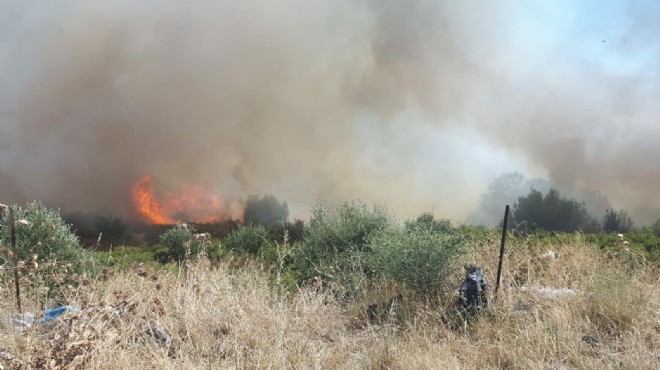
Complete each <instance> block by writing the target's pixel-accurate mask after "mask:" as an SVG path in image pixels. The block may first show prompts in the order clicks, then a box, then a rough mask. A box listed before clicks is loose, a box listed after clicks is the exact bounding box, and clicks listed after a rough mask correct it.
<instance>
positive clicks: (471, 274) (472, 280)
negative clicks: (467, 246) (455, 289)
mask: <svg viewBox="0 0 660 370" xmlns="http://www.w3.org/2000/svg"><path fill="white" fill-rule="evenodd" d="M463 267H464V268H465V280H464V281H463V284H462V285H461V288H460V289H459V303H460V304H461V306H462V307H463V308H464V309H467V310H469V311H473V312H476V311H479V310H481V309H484V308H486V306H488V299H487V298H486V278H485V277H484V273H483V272H482V271H481V269H480V268H479V267H477V266H473V265H465V266H463Z"/></svg>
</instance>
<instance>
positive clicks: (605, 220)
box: [511, 188, 633, 234]
mask: <svg viewBox="0 0 660 370" xmlns="http://www.w3.org/2000/svg"><path fill="white" fill-rule="evenodd" d="M511 219H512V225H513V229H514V231H515V232H517V233H521V234H528V233H531V232H535V231H538V230H545V231H551V232H573V231H581V232H584V233H596V232H601V231H604V232H608V233H609V232H616V233H626V232H629V231H631V230H632V229H633V221H632V219H631V218H630V216H629V215H628V213H627V212H626V211H625V210H614V209H608V210H606V211H605V214H604V215H602V216H601V217H599V218H597V217H595V216H593V215H591V214H590V213H589V211H588V210H587V207H586V205H585V203H584V202H578V201H576V200H574V199H570V198H567V197H564V196H562V195H561V194H560V193H559V191H557V190H556V189H552V188H551V189H550V190H549V191H548V192H547V193H546V194H543V193H541V192H540V191H538V190H536V189H531V190H530V192H529V194H527V195H525V196H521V197H519V198H518V201H517V202H516V203H515V204H514V205H513V209H512V212H511Z"/></svg>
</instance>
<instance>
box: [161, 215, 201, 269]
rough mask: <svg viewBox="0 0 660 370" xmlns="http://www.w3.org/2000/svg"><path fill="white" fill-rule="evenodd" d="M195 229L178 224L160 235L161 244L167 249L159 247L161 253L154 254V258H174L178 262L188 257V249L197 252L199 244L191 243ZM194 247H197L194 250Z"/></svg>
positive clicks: (192, 252) (191, 252)
mask: <svg viewBox="0 0 660 370" xmlns="http://www.w3.org/2000/svg"><path fill="white" fill-rule="evenodd" d="M193 231H194V230H192V229H191V228H189V227H188V226H187V225H185V224H183V225H178V226H175V227H173V228H171V229H169V230H167V231H165V232H164V233H162V234H161V235H160V238H159V239H160V245H161V246H163V247H165V249H164V250H163V249H159V250H160V253H159V254H158V256H155V255H154V258H156V259H157V260H161V261H162V260H163V259H165V260H166V261H169V260H174V261H176V262H181V261H183V259H184V258H186V250H187V249H190V250H189V251H188V252H189V253H190V254H197V252H198V250H197V249H198V244H199V243H191V240H192V236H193ZM193 247H196V249H195V250H193Z"/></svg>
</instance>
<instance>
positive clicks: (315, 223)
mask: <svg viewBox="0 0 660 370" xmlns="http://www.w3.org/2000/svg"><path fill="white" fill-rule="evenodd" d="M392 224H393V222H392V217H391V216H390V214H389V213H388V212H387V211H386V210H385V208H384V207H380V206H373V207H372V208H369V207H368V206H367V205H366V204H363V203H360V202H345V203H342V204H340V205H339V206H338V207H337V208H336V209H334V210H332V209H329V208H327V206H325V205H324V204H322V203H318V204H316V205H315V206H314V208H313V209H312V217H311V218H310V220H309V227H308V228H307V229H306V230H305V237H304V240H305V246H306V249H307V252H308V253H309V255H310V256H311V257H312V258H313V259H316V260H321V259H324V258H330V257H335V256H336V255H338V254H342V253H346V252H361V251H365V250H368V248H369V241H370V239H371V237H373V235H375V234H377V233H378V232H380V231H382V230H384V229H386V228H388V227H390V226H391V225H392Z"/></svg>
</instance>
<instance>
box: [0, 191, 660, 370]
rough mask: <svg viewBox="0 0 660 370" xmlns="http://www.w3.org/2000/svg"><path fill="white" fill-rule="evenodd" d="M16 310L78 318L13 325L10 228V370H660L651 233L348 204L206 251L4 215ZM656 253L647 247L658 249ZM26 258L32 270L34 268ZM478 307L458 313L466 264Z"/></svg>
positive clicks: (36, 210)
mask: <svg viewBox="0 0 660 370" xmlns="http://www.w3.org/2000/svg"><path fill="white" fill-rule="evenodd" d="M17 219H18V220H24V221H25V222H21V223H19V224H17V234H18V238H17V240H18V246H19V250H20V253H19V258H20V260H21V263H19V268H20V275H21V288H22V291H21V295H22V301H23V310H24V311H26V312H34V313H35V314H37V315H39V314H40V313H42V312H43V311H44V309H46V308H50V307H55V306H60V305H68V306H71V307H73V308H74V309H73V310H72V311H71V312H69V313H67V314H65V315H64V316H61V317H60V318H59V319H58V320H56V321H55V322H54V323H50V324H47V325H40V324H36V325H34V326H32V327H31V328H29V329H20V328H18V327H17V326H16V325H14V323H12V321H11V318H12V316H13V317H14V318H16V317H17V316H15V315H16V314H17V308H16V304H15V297H14V294H15V292H14V285H13V273H10V272H11V270H12V264H11V259H10V258H9V253H10V252H9V249H8V247H9V241H8V235H9V232H8V227H7V219H6V216H4V215H3V216H2V219H1V220H0V227H1V229H0V232H1V235H2V239H1V240H2V248H3V256H2V258H3V259H2V263H3V265H2V266H3V270H2V271H3V275H2V277H3V279H2V295H3V298H4V299H3V300H2V301H1V302H0V315H1V316H2V317H3V319H2V321H1V322H2V324H1V325H2V335H1V336H0V361H1V362H2V363H3V364H4V366H5V367H6V368H112V369H114V368H153V369H182V368H189V369H195V368H200V369H201V368H204V369H208V368H372V369H387V368H393V369H395V368H428V369H461V368H465V369H474V368H502V369H519V368H520V369H614V368H616V369H652V368H657V364H658V363H660V349H659V348H660V294H659V293H658V289H657V286H658V282H659V281H658V279H659V278H658V276H659V274H658V272H660V271H659V266H658V259H657V256H658V251H657V249H658V244H657V239H658V238H660V224H656V225H653V226H651V227H647V228H643V229H639V230H637V231H634V232H629V233H625V234H622V236H619V235H617V234H616V233H612V234H605V233H601V234H590V235H587V234H582V233H579V232H578V233H574V232H571V233H554V232H545V231H539V230H534V231H532V232H526V233H524V234H523V233H520V234H519V235H518V234H516V235H513V233H512V234H510V235H509V239H508V242H507V248H506V251H507V253H506V256H505V260H504V265H503V279H502V280H503V283H502V286H501V287H500V290H499V293H498V296H497V298H496V299H495V297H494V295H493V293H494V292H493V291H494V289H493V288H494V283H495V274H496V269H497V253H498V250H499V242H500V234H499V232H500V231H498V230H491V229H485V228H479V227H471V226H460V225H458V226H457V225H452V224H451V223H450V222H448V221H446V220H438V219H436V218H434V217H433V216H432V215H430V214H424V215H421V216H419V217H416V218H414V219H411V220H400V219H398V218H397V217H396V216H395V215H393V214H392V213H391V212H390V211H389V210H388V209H386V208H384V207H379V206H368V205H364V204H361V203H357V202H348V203H344V204H342V205H340V206H338V207H329V206H327V205H324V204H318V205H317V206H316V207H315V208H314V209H313V210H312V216H311V218H310V220H309V221H306V222H304V223H302V222H294V223H291V222H281V223H279V224H271V225H257V224H251V225H242V226H239V227H238V228H237V229H235V230H234V231H232V232H230V233H229V235H228V236H227V237H223V238H215V237H212V238H209V237H208V236H207V235H202V233H200V232H199V230H194V227H192V226H190V225H188V226H183V225H179V226H175V227H171V228H170V229H169V230H165V231H164V232H163V233H162V234H161V236H160V239H159V243H158V245H156V246H154V247H150V248H134V247H123V248H114V249H113V250H112V251H106V252H90V251H87V250H85V249H83V248H80V246H79V245H78V242H77V240H76V237H75V236H74V235H73V234H72V233H71V231H70V230H69V228H68V227H67V226H66V225H65V224H64V223H63V222H62V220H61V219H60V218H59V215H58V214H57V212H54V211H51V210H48V209H46V208H45V207H43V206H42V205H40V204H36V203H35V204H30V205H28V206H27V207H25V208H21V209H19V210H18V211H17ZM654 243H655V244H654ZM35 256H36V257H35ZM466 263H470V264H474V265H477V266H480V267H481V268H482V269H483V271H484V273H485V275H486V277H487V279H488V283H489V288H488V296H489V306H488V308H487V309H485V310H483V311H481V312H479V313H477V314H469V313H467V312H465V311H463V310H462V309H461V308H460V307H459V306H458V305H457V299H458V296H457V293H456V290H457V289H458V287H459V286H460V284H461V282H462V280H463V278H464V272H463V269H462V266H463V264H466Z"/></svg>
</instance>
